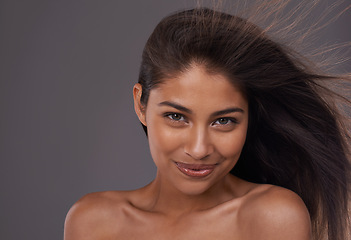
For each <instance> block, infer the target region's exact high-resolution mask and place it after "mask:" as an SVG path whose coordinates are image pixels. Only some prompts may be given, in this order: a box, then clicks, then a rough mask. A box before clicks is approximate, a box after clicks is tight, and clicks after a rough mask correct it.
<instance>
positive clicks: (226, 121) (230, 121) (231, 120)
mask: <svg viewBox="0 0 351 240" xmlns="http://www.w3.org/2000/svg"><path fill="white" fill-rule="evenodd" d="M234 123H237V121H236V119H234V118H227V117H223V118H218V119H217V120H216V121H214V122H213V123H212V125H230V124H234Z"/></svg>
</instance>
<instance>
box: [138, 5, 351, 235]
mask: <svg viewBox="0 0 351 240" xmlns="http://www.w3.org/2000/svg"><path fill="white" fill-rule="evenodd" d="M299 59H300V58H299V56H297V55H296V54H294V53H293V52H292V51H291V50H290V49H288V48H287V47H285V46H284V45H283V44H278V43H277V42H276V41H273V40H271V38H269V37H268V36H267V34H266V32H265V31H263V30H262V29H261V28H259V27H258V26H257V25H254V24H253V23H251V22H250V21H247V20H245V19H244V18H241V17H237V16H233V15H230V14H227V13H224V12H220V11H215V10H211V9H208V8H195V9H191V10H185V11H181V12H177V13H175V14H173V15H170V16H168V17H166V18H164V19H163V20H162V21H161V22H160V23H159V24H158V25H157V27H156V28H155V30H154V32H153V33H152V35H151V36H150V38H149V39H148V41H147V44H146V46H145V48H144V52H143V55H142V64H141V68H140V75H139V83H140V84H141V85H142V89H143V92H142V97H141V101H142V103H143V104H144V105H145V106H146V104H147V101H148V96H149V92H150V90H151V89H153V88H154V87H157V85H158V84H159V83H162V81H165V80H166V79H167V78H170V77H172V76H177V75H178V74H179V73H181V72H183V71H186V70H187V69H188V68H189V67H190V66H191V64H193V63H196V64H198V65H202V66H204V67H205V69H207V70H208V71H210V72H215V73H221V74H225V75H226V76H227V77H228V78H229V79H231V80H232V81H233V83H234V84H236V85H237V84H239V86H241V87H242V89H243V92H244V93H245V94H246V96H247V98H248V101H249V128H248V135H247V140H246V143H245V146H244V148H243V151H242V154H241V156H240V158H239V161H238V163H237V164H236V166H235V167H234V169H232V171H231V173H232V174H234V175H236V176H238V177H240V178H243V179H245V180H247V181H251V182H255V183H268V184H273V185H278V186H282V187H285V188H288V189H290V190H292V191H294V192H296V193H297V194H299V195H300V197H301V198H302V199H303V200H304V202H305V204H306V206H307V208H308V210H309V213H310V216H311V222H312V226H313V235H314V239H324V238H326V237H327V239H329V240H344V239H346V236H347V232H348V230H347V229H348V226H349V225H348V224H349V222H348V219H349V216H348V207H349V204H348V201H349V187H350V169H351V167H350V161H349V159H348V158H349V155H348V146H347V141H348V140H347V139H349V137H348V135H347V131H345V130H344V129H343V128H342V126H343V125H342V122H341V121H340V117H339V114H338V111H337V108H336V107H335V106H334V105H333V103H331V102H330V101H328V100H327V99H328V97H330V96H335V95H333V93H332V92H331V91H330V90H329V89H328V88H326V87H325V85H324V84H323V81H332V80H336V79H337V78H336V77H332V76H329V75H326V74H321V73H319V72H317V71H315V70H313V71H312V70H311V68H310V67H308V66H307V65H306V63H305V62H304V61H302V60H299ZM143 127H144V130H145V132H146V133H147V131H146V130H147V129H146V127H145V126H143Z"/></svg>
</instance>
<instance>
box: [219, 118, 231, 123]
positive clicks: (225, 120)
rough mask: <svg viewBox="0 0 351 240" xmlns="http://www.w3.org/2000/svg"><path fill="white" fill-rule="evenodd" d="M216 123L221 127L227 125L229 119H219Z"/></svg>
mask: <svg viewBox="0 0 351 240" xmlns="http://www.w3.org/2000/svg"><path fill="white" fill-rule="evenodd" d="M217 122H218V123H219V124H221V125H224V124H228V122H229V119H228V118H220V119H218V120H217Z"/></svg>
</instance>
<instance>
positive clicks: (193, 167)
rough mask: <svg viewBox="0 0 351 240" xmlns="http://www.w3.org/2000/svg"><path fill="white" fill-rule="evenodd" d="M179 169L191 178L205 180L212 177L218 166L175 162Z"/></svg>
mask: <svg viewBox="0 0 351 240" xmlns="http://www.w3.org/2000/svg"><path fill="white" fill-rule="evenodd" d="M175 164H176V166H177V168H178V169H179V170H180V171H181V172H182V173H184V174H185V175H187V176H189V177H195V178H203V177H206V176H208V175H210V174H211V173H212V172H213V170H214V168H215V167H216V164H187V163H180V162H175Z"/></svg>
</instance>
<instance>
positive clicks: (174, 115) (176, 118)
mask: <svg viewBox="0 0 351 240" xmlns="http://www.w3.org/2000/svg"><path fill="white" fill-rule="evenodd" d="M167 116H168V117H169V118H170V119H172V120H174V121H183V120H184V117H183V115H181V114H178V113H171V114H168V115H167Z"/></svg>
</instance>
